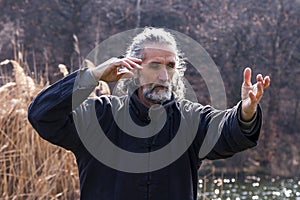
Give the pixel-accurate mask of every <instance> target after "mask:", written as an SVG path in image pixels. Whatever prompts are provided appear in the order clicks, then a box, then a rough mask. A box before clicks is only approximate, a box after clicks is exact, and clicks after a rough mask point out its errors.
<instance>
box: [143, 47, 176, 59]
mask: <svg viewBox="0 0 300 200" xmlns="http://www.w3.org/2000/svg"><path fill="white" fill-rule="evenodd" d="M143 53H144V61H153V60H155V61H169V62H175V60H176V51H175V50H174V48H172V46H170V45H166V44H149V45H146V46H145V47H144V52H143Z"/></svg>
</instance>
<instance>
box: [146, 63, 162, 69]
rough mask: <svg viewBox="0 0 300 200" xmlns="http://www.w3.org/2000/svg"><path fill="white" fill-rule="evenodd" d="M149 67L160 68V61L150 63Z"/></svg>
mask: <svg viewBox="0 0 300 200" xmlns="http://www.w3.org/2000/svg"><path fill="white" fill-rule="evenodd" d="M149 67H151V68H152V69H159V68H160V63H150V64H149Z"/></svg>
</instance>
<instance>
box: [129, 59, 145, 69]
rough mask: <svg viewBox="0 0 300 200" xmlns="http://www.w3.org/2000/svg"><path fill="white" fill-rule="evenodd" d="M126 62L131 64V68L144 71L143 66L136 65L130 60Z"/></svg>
mask: <svg viewBox="0 0 300 200" xmlns="http://www.w3.org/2000/svg"><path fill="white" fill-rule="evenodd" d="M126 61H127V62H128V63H129V64H130V66H131V67H132V68H137V69H143V67H142V66H141V65H139V64H137V63H135V62H133V61H132V60H130V59H127V60H126Z"/></svg>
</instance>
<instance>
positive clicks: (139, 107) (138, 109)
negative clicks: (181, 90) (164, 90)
mask: <svg viewBox="0 0 300 200" xmlns="http://www.w3.org/2000/svg"><path fill="white" fill-rule="evenodd" d="M129 99H130V100H129V111H130V114H131V115H135V116H136V117H137V119H138V120H139V121H142V122H144V123H146V124H148V123H149V122H150V117H149V112H151V115H152V116H155V117H152V119H153V120H155V119H157V120H158V119H159V116H160V114H161V113H162V112H163V109H165V110H166V112H167V116H168V117H170V116H171V114H172V113H173V109H171V107H172V106H173V105H174V104H175V98H174V95H173V94H172V97H171V99H170V100H168V101H165V102H164V103H163V104H162V105H161V106H162V107H161V106H160V105H154V106H151V107H149V106H147V105H145V104H144V103H143V102H142V101H141V100H140V99H139V97H138V94H137V91H135V92H133V93H132V95H131V96H130V98H129ZM132 117H133V116H132ZM134 121H135V120H134ZM146 124H145V125H146Z"/></svg>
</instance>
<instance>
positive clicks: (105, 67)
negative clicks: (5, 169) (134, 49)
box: [90, 57, 143, 82]
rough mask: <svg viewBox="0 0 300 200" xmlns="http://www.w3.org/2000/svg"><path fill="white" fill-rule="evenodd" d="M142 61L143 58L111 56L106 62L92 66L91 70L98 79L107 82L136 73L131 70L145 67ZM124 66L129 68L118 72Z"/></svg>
mask: <svg viewBox="0 0 300 200" xmlns="http://www.w3.org/2000/svg"><path fill="white" fill-rule="evenodd" d="M141 63H142V60H141V59H138V58H133V57H127V58H111V59H109V60H107V61H105V62H104V63H102V64H100V65H98V66H97V67H95V68H91V69H90V70H91V72H92V74H93V76H94V78H95V79H96V80H102V81H106V82H114V81H117V80H119V79H120V78H122V77H123V78H130V77H133V76H134V74H133V72H132V71H131V70H133V69H139V70H140V69H143V67H142V66H141V65H140V64H141ZM119 67H123V68H126V69H128V70H122V72H120V73H118V68H119Z"/></svg>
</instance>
